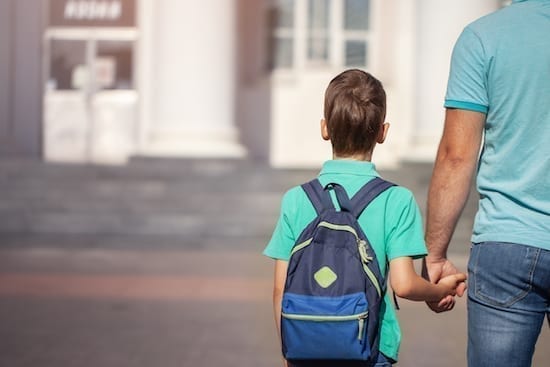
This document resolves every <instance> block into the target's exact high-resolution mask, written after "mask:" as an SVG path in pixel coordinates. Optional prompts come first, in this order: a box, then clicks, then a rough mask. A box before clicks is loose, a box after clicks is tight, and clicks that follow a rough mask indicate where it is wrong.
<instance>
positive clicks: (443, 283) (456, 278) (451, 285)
mask: <svg viewBox="0 0 550 367" xmlns="http://www.w3.org/2000/svg"><path fill="white" fill-rule="evenodd" d="M466 278H468V277H467V276H466V274H464V273H456V274H452V275H448V276H446V277H443V278H441V279H440V280H439V282H437V285H438V286H440V287H443V289H444V293H445V295H444V296H443V297H442V298H444V297H446V296H456V288H457V287H458V286H460V285H461V284H463V283H464V282H465V281H466Z"/></svg>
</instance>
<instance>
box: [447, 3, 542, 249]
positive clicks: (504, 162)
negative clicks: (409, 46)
mask: <svg viewBox="0 0 550 367" xmlns="http://www.w3.org/2000/svg"><path fill="white" fill-rule="evenodd" d="M445 107H447V108H458V109H464V110H471V111H478V112H482V113H485V114H486V123H485V131H484V133H485V137H484V143H483V150H482V152H481V155H480V159H479V167H478V173H477V187H478V191H479V193H480V201H479V210H478V212H477V215H476V218H475V223H474V229H473V235H472V241H473V242H485V241H501V242H514V243H520V244H525V245H532V246H536V247H540V248H544V249H547V250H550V236H549V234H550V0H527V1H514V2H513V3H512V4H511V5H510V6H508V7H505V8H503V9H501V10H499V11H497V12H494V13H492V14H489V15H487V16H485V17H482V18H480V19H478V20H476V21H475V22H473V23H472V24H469V25H468V26H467V27H466V28H465V29H464V30H463V32H462V34H461V35H460V37H459V38H458V40H457V42H456V44H455V47H454V50H453V55H452V59H451V69H450V73H449V81H448V85H447V94H446V97H445Z"/></svg>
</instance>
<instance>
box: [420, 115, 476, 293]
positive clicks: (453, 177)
mask: <svg viewBox="0 0 550 367" xmlns="http://www.w3.org/2000/svg"><path fill="white" fill-rule="evenodd" d="M485 117H486V116H485V114H483V113H480V112H474V111H467V110H460V109H447V111H446V115H445V128H444V130H443V136H442V138H441V142H440V144H439V149H438V152H437V158H436V162H435V166H434V171H433V174H432V179H431V183H430V189H429V193H428V210H427V221H426V244H427V246H428V256H427V257H426V259H425V265H426V267H427V272H428V275H429V278H430V280H431V281H432V282H437V281H438V280H439V279H441V278H442V277H444V276H446V275H450V274H454V273H456V272H457V269H456V268H455V267H454V265H453V264H452V263H451V262H450V261H449V260H447V248H448V246H449V243H450V241H451V237H452V234H453V232H454V230H455V227H456V224H457V222H458V219H459V217H460V215H461V213H462V210H463V209H464V205H465V204H466V200H467V199H468V195H469V192H470V186H471V182H472V178H473V175H474V172H475V170H476V166H477V160H478V156H479V149H480V146H481V140H482V137H483V126H484V124H485ZM464 290H465V287H461V289H459V290H457V294H458V295H459V296H462V294H463V293H464Z"/></svg>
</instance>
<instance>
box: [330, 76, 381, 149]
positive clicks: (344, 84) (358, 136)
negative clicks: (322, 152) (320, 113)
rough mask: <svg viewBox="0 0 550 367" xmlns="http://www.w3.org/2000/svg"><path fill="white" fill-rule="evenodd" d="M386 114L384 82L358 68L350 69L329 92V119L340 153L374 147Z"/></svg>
mask: <svg viewBox="0 0 550 367" xmlns="http://www.w3.org/2000/svg"><path fill="white" fill-rule="evenodd" d="M385 118H386V92H385V91H384V87H383V86H382V83H381V82H380V81H379V80H378V79H376V78H375V77H373V76H372V75H371V74H369V73H367V72H364V71H362V70H358V69H350V70H346V71H344V72H342V73H340V74H338V75H337V76H336V77H335V78H334V79H332V81H331V82H330V83H329V85H328V87H327V90H326V92H325V120H326V123H327V127H328V133H329V137H330V141H331V143H332V149H333V151H334V153H335V154H337V155H339V156H343V157H345V156H351V155H353V154H357V153H366V152H369V151H370V150H372V148H373V147H374V144H375V143H376V138H377V136H378V133H379V131H380V128H381V127H382V124H383V123H384V119H385Z"/></svg>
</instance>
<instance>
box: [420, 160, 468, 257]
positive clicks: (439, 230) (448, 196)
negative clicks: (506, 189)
mask: <svg viewBox="0 0 550 367" xmlns="http://www.w3.org/2000/svg"><path fill="white" fill-rule="evenodd" d="M471 171H472V169H471V167H470V165H469V164H467V163H466V162H463V161H456V160H450V159H447V158H445V157H442V158H441V159H440V160H439V159H438V161H437V162H436V165H435V168H434V173H433V176H432V181H431V184H430V189H429V194H428V209H427V222H426V243H427V246H428V252H429V254H430V256H431V257H434V258H446V255H447V248H448V246H449V243H450V240H451V237H452V234H453V232H454V230H455V227H456V224H457V222H458V219H459V217H460V214H461V213H462V210H463V209H464V205H465V204H466V200H467V199H468V195H469V192H470V185H471V179H472V172H471Z"/></svg>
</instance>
